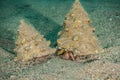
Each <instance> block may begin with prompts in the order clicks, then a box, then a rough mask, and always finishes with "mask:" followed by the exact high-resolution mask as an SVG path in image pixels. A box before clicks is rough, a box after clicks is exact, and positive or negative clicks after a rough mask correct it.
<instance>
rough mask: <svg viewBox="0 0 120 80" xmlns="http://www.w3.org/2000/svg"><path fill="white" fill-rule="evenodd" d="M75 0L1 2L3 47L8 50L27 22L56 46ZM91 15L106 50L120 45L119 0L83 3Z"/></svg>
mask: <svg viewBox="0 0 120 80" xmlns="http://www.w3.org/2000/svg"><path fill="white" fill-rule="evenodd" d="M73 2H74V0H19V1H18V0H0V46H1V47H2V48H5V49H7V50H9V51H12V49H13V48H14V42H15V39H16V35H17V29H18V27H19V21H20V20H21V19H25V20H26V21H28V22H30V23H31V24H32V25H33V26H34V27H35V28H36V30H38V31H39V32H40V33H41V34H43V35H44V36H45V38H46V39H47V40H50V41H51V46H52V47H54V46H55V45H56V39H57V38H58V36H57V33H58V32H59V31H60V30H61V28H62V23H63V21H64V17H65V15H66V14H67V13H68V12H69V10H70V8H71V6H72V4H73ZM81 4H82V5H83V7H84V8H85V10H86V11H87V12H88V14H89V17H90V19H91V21H92V26H93V27H95V28H96V32H95V33H96V35H97V36H98V38H99V41H100V43H101V45H102V46H103V47H104V48H108V47H111V46H119V45H120V1H119V0H101V1H99V0H81Z"/></svg>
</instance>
